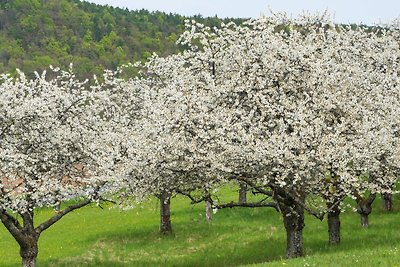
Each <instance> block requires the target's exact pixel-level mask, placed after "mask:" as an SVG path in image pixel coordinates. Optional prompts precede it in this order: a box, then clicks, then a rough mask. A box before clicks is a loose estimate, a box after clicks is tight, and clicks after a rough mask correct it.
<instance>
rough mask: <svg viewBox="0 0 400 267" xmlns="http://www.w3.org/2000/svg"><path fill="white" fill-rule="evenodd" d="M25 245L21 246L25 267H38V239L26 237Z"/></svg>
mask: <svg viewBox="0 0 400 267" xmlns="http://www.w3.org/2000/svg"><path fill="white" fill-rule="evenodd" d="M24 243H25V244H20V255H21V258H22V266H23V267H36V258H37V255H38V240H37V238H36V237H31V236H28V237H26V241H25V242H24Z"/></svg>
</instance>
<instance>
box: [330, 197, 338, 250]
mask: <svg viewBox="0 0 400 267" xmlns="http://www.w3.org/2000/svg"><path fill="white" fill-rule="evenodd" d="M328 209H330V210H329V212H328V233H329V244H332V245H335V244H339V243H340V208H339V205H338V204H334V205H333V206H332V205H329V204H328Z"/></svg>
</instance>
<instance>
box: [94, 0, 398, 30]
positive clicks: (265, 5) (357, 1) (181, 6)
mask: <svg viewBox="0 0 400 267" xmlns="http://www.w3.org/2000/svg"><path fill="white" fill-rule="evenodd" d="M87 1H89V2H92V3H97V4H102V5H105V4H107V5H110V6H115V7H117V6H118V7H122V8H128V9H130V10H136V9H142V8H144V9H148V10H150V11H156V10H159V11H164V12H167V13H170V12H171V13H177V14H181V15H188V16H190V15H199V14H200V15H202V16H204V17H207V16H215V15H218V17H222V18H225V17H235V18H236V17H240V18H257V17H259V16H261V15H270V14H271V13H270V10H272V11H273V12H282V11H283V12H286V13H287V14H289V15H290V16H293V17H296V16H297V15H298V14H300V13H302V12H303V11H309V12H313V13H315V12H319V13H323V12H324V11H325V10H328V11H329V13H330V14H331V17H332V18H333V19H334V21H335V22H340V23H364V24H368V25H374V24H377V23H378V24H380V23H387V22H390V21H391V20H393V19H396V18H399V17H400V0H130V1H127V0H87Z"/></svg>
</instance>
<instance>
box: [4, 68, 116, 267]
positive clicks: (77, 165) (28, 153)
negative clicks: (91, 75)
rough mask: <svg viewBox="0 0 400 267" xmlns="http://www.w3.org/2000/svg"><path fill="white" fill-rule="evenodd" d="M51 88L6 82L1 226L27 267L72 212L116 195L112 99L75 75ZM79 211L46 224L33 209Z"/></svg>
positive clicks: (65, 75) (46, 83)
mask: <svg viewBox="0 0 400 267" xmlns="http://www.w3.org/2000/svg"><path fill="white" fill-rule="evenodd" d="M54 71H55V72H56V76H57V77H56V78H54V79H52V80H46V77H45V73H43V74H42V75H38V74H37V75H36V78H35V79H26V78H25V76H24V74H23V73H20V74H19V77H18V78H15V79H13V78H10V77H9V76H7V75H2V76H1V82H0V219H1V222H2V223H3V224H4V226H5V227H6V229H7V230H8V231H9V232H10V234H11V235H12V236H13V237H14V239H15V240H16V241H17V242H18V244H19V246H20V255H21V257H22V265H23V266H36V257H37V255H38V239H39V237H40V235H41V233H42V232H43V231H45V230H46V229H48V228H49V227H51V226H52V225H53V224H54V223H56V222H57V221H59V220H60V219H61V218H62V217H63V216H65V215H66V214H68V213H69V212H71V211H73V210H75V209H78V208H81V207H84V206H86V205H88V204H89V203H91V202H94V201H101V200H102V199H103V197H104V194H106V193H107V192H108V191H110V190H111V189H112V188H113V181H112V179H111V178H112V177H114V176H115V173H116V169H115V168H114V162H115V161H116V160H117V159H118V157H119V154H120V153H119V151H118V142H119V140H118V138H116V135H114V132H113V127H112V124H113V123H112V122H113V120H112V119H111V118H112V117H113V116H112V114H113V110H112V108H110V105H108V103H110V101H109V95H108V94H107V92H106V91H94V90H90V89H88V88H86V87H85V85H84V83H81V82H79V81H77V80H76V79H75V78H74V75H73V74H72V72H71V71H68V72H66V71H59V70H57V69H54ZM70 199H74V201H73V202H72V203H73V204H70V205H68V206H67V207H65V208H64V209H61V210H59V211H58V212H57V213H56V214H55V215H54V216H52V217H50V218H48V219H47V220H45V221H43V222H35V221H34V215H35V209H37V208H41V207H54V206H56V205H59V203H60V202H62V201H64V200H70Z"/></svg>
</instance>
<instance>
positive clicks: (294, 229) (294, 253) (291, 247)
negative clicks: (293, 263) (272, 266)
mask: <svg viewBox="0 0 400 267" xmlns="http://www.w3.org/2000/svg"><path fill="white" fill-rule="evenodd" d="M283 221H284V224H285V229H286V258H296V257H301V256H303V228H304V214H299V213H298V212H297V213H295V214H290V215H284V217H283Z"/></svg>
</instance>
